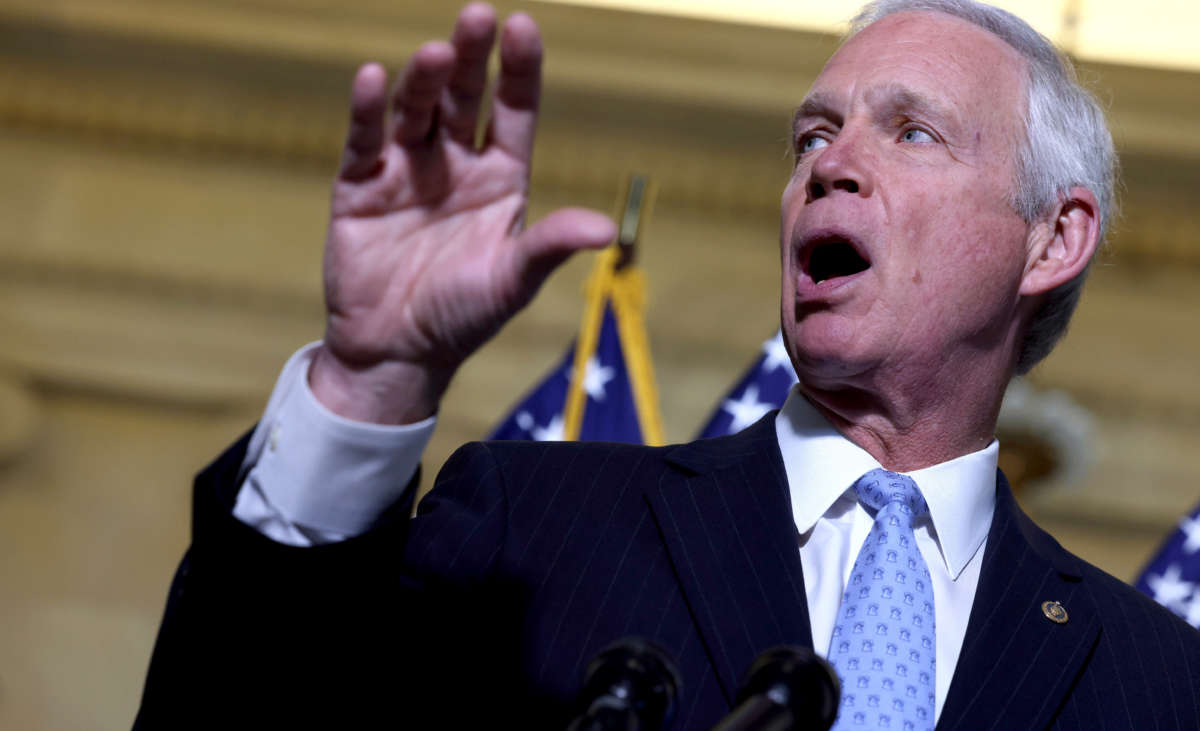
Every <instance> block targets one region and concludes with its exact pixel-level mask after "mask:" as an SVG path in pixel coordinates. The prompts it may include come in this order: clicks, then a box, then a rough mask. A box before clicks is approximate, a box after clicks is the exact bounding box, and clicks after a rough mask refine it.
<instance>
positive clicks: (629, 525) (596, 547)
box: [138, 414, 1200, 729]
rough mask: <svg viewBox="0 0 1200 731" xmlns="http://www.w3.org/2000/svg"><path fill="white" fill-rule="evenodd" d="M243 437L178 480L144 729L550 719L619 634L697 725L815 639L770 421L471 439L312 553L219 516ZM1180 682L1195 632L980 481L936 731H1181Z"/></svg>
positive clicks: (1195, 708)
mask: <svg viewBox="0 0 1200 731" xmlns="http://www.w3.org/2000/svg"><path fill="white" fill-rule="evenodd" d="M244 445H245V440H244V439H243V441H242V442H241V443H239V444H238V445H235V447H234V448H233V449H232V450H230V451H229V452H227V453H226V454H225V455H223V456H222V457H221V458H219V459H218V461H217V462H216V463H214V464H213V465H212V466H210V467H209V468H208V469H207V470H206V471H205V472H203V473H202V474H201V475H200V476H199V477H198V478H197V482H196V495H195V516H194V521H195V523H194V527H193V530H194V535H193V542H192V546H191V547H190V549H189V551H188V553H187V555H186V556H185V558H184V561H183V562H182V564H181V566H180V569H179V572H178V574H177V576H176V578H175V581H174V584H173V586H172V588H171V593H170V596H169V599H168V605H167V611H166V616H165V618H164V620H163V625H162V628H161V630H160V634H159V639H158V643H157V646H156V648H155V653H154V657H153V659H152V662H151V667H150V671H149V674H148V678H147V683H146V690H145V695H144V698H143V703H142V708H141V712H140V715H139V721H138V723H139V724H140V726H141V727H144V728H157V727H163V728H166V727H178V726H180V725H187V724H188V723H192V722H195V723H197V724H199V723H200V722H201V721H202V719H203V722H210V723H211V722H221V721H223V720H224V719H236V720H237V721H239V722H241V723H243V724H244V725H247V726H250V725H254V724H255V723H260V722H261V723H266V724H269V725H270V726H272V727H275V726H281V725H282V724H283V723H285V722H291V723H298V724H299V725H301V726H304V725H310V724H311V725H316V724H317V723H318V722H320V721H328V720H331V719H332V720H333V722H335V723H337V724H338V725H339V726H340V727H348V726H354V725H356V724H358V725H362V724H365V723H367V722H368V721H369V720H371V719H376V718H379V717H381V716H387V717H390V718H391V719H392V723H393V724H395V723H400V724H401V725H403V724H404V721H405V720H407V721H409V722H410V724H409V725H410V726H411V727H422V726H425V725H432V724H433V723H435V722H436V723H437V724H438V726H440V727H458V726H466V725H480V724H483V723H487V724H488V725H498V724H497V723H495V722H496V721H497V720H498V719H500V718H504V717H519V718H522V719H525V722H526V727H531V726H539V725H543V726H546V727H558V728H561V727H562V725H563V720H564V719H565V718H568V717H569V716H570V713H571V708H570V702H571V699H573V698H574V696H575V694H576V692H577V690H578V688H579V685H580V680H581V678H582V674H583V672H584V669H585V666H586V664H587V662H588V661H589V659H590V658H592V657H593V655H594V654H595V653H596V652H597V651H599V650H600V649H602V648H603V647H605V646H606V645H608V644H610V643H611V642H613V641H614V640H616V639H618V638H621V637H625V636H629V635H638V636H642V637H645V638H648V639H650V640H652V641H654V642H657V643H658V644H659V645H661V646H663V647H664V648H665V649H666V650H667V651H668V652H669V653H670V654H671V655H672V656H673V657H674V658H675V660H676V662H677V663H678V665H679V667H680V670H681V673H682V676H683V691H682V696H681V702H680V705H679V710H678V714H677V716H676V719H675V724H674V728H687V729H692V728H697V729H701V728H709V727H711V726H712V725H713V724H714V723H715V722H716V721H717V720H718V719H720V718H721V717H722V716H723V715H724V714H725V713H727V712H728V711H729V709H730V707H731V703H732V701H733V698H734V695H735V693H736V690H737V686H738V683H739V681H740V679H741V676H742V674H743V673H744V672H745V671H746V669H747V668H748V667H749V665H750V663H751V661H752V660H753V659H754V658H755V657H756V656H757V655H758V654H759V653H760V652H761V651H763V650H764V649H766V648H768V647H772V646H775V645H780V644H795V645H806V646H811V644H812V640H811V636H810V629H809V620H808V611H807V602H806V599H805V593H804V581H803V577H802V574H801V566H800V560H799V555H798V551H797V547H796V529H795V526H794V524H793V522H792V517H791V507H790V502H789V499H788V487H787V482H786V478H785V473H784V469H783V463H782V460H781V457H780V455H779V450H778V445H777V441H776V436H775V429H774V414H771V415H769V416H768V417H766V418H764V419H763V420H762V421H760V422H759V423H758V424H756V425H755V426H753V427H751V428H750V429H748V430H746V431H744V432H742V433H741V434H738V435H735V436H732V437H726V438H721V439H715V440H706V441H700V442H694V443H691V444H686V445H682V446H676V447H664V448H654V449H651V448H644V447H633V446H628V445H616V444H535V443H517V442H512V443H505V442H498V443H490V444H469V445H466V446H464V447H463V448H462V449H460V450H459V451H458V452H457V453H456V454H455V455H454V456H453V457H452V458H451V459H450V460H449V461H448V462H447V464H446V466H445V467H444V469H443V470H442V472H441V474H440V475H439V478H438V480H437V484H436V486H435V488H434V490H433V492H432V493H431V494H430V495H429V496H428V497H426V498H425V500H424V501H423V502H422V504H421V507H420V510H419V514H418V517H417V518H416V519H415V520H413V521H411V522H410V521H407V520H405V519H404V518H403V516H404V515H406V514H407V511H408V504H406V503H403V502H402V503H401V504H399V505H397V506H396V507H395V508H394V510H393V511H392V514H391V515H389V516H385V518H384V519H383V520H382V521H381V523H380V525H379V526H377V527H376V528H375V529H374V530H372V531H371V532H370V533H368V534H367V535H365V536H362V537H360V538H356V539H353V540H350V541H347V542H345V543H342V544H337V545H332V546H323V547H317V548H308V549H300V548H290V547H287V546H281V545H278V544H275V543H273V542H271V541H269V540H267V539H265V538H263V537H262V536H260V535H259V534H257V533H256V532H254V531H253V530H252V529H251V528H248V527H246V526H244V525H242V524H241V523H239V522H238V521H237V520H236V519H234V518H232V517H231V514H230V509H231V506H232V504H233V498H234V495H235V494H236V490H237V487H238V486H237V478H236V476H237V471H238V466H239V465H240V463H241V460H242V455H243V450H244ZM415 482H416V480H414V484H415ZM793 487H794V489H803V485H797V486H793ZM1051 600H1052V601H1058V602H1061V604H1062V605H1063V606H1064V607H1065V608H1066V610H1067V613H1068V620H1067V622H1066V623H1063V624H1057V623H1055V622H1052V621H1050V620H1049V619H1048V618H1047V617H1046V616H1045V615H1044V614H1043V611H1042V609H1041V605H1042V603H1043V602H1045V601H1051ZM1197 685H1200V633H1197V632H1196V631H1195V630H1193V629H1192V628H1190V627H1188V626H1187V625H1186V624H1185V623H1183V622H1182V621H1180V620H1179V619H1178V618H1176V617H1174V616H1173V615H1171V614H1170V613H1169V612H1167V611H1165V610H1163V609H1162V608H1160V607H1159V606H1157V605H1156V604H1154V603H1153V602H1151V601H1150V600H1149V599H1147V598H1145V597H1144V596H1142V595H1141V594H1139V593H1137V592H1135V591H1134V590H1132V589H1131V588H1129V587H1128V586H1126V585H1125V584H1123V583H1122V582H1120V581H1118V580H1116V579H1114V578H1112V577H1111V576H1108V575H1107V574H1105V573H1103V572H1101V571H1100V570H1099V569H1097V568H1095V567H1093V566H1091V565H1089V564H1087V563H1086V562H1084V561H1082V560H1080V559H1079V558H1077V557H1075V556H1073V555H1071V554H1070V553H1068V552H1067V551H1065V550H1064V549H1063V548H1062V547H1060V546H1059V545H1058V543H1057V542H1055V541H1054V539H1053V538H1051V537H1050V536H1049V535H1048V534H1046V533H1045V532H1043V531H1042V530H1041V529H1039V528H1038V527H1037V526H1036V525H1034V524H1033V523H1032V522H1031V521H1030V520H1029V518H1028V517H1026V516H1025V514H1024V513H1022V512H1021V510H1020V508H1019V507H1018V506H1017V505H1016V503H1015V501H1014V500H1013V496H1012V493H1011V491H1010V490H1009V487H1008V485H1007V483H1006V481H1005V479H1004V477H1003V475H998V478H997V485H996V511H995V517H994V519H993V521H992V526H991V531H990V533H989V535H988V540H987V547H986V550H985V554H984V559H983V566H982V571H981V575H980V580H979V588H978V590H977V593H976V597H975V602H974V605H973V609H972V612H971V617H970V620H969V624H968V627H967V632H966V636H965V638H964V641H963V648H962V653H961V655H960V659H959V662H958V666H957V668H956V669H955V674H954V679H953V682H952V683H951V688H950V691H949V695H948V697H947V700H946V704H945V707H944V709H943V711H942V715H941V718H940V721H939V724H938V728H939V729H951V728H962V729H981V728H1003V729H1026V728H1062V729H1068V728H1072V729H1074V728H1079V729H1096V728H1163V729H1175V728H1178V729H1198V728H1200V690H1197ZM431 719H433V720H431ZM225 725H228V724H225Z"/></svg>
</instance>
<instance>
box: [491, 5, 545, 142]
mask: <svg viewBox="0 0 1200 731" xmlns="http://www.w3.org/2000/svg"><path fill="white" fill-rule="evenodd" d="M541 92H542V37H541V35H540V34H539V32H538V27H537V24H536V23H534V22H533V18H530V17H529V16H528V15H525V14H524V13H515V14H513V15H512V17H510V18H509V19H508V21H507V22H506V23H505V24H504V30H503V31H502V32H501V34H500V80H499V82H498V83H497V85H496V100H495V103H494V104H493V109H492V120H491V126H490V130H489V135H488V141H489V142H490V143H492V144H495V145H498V146H499V147H501V148H502V149H504V150H506V151H508V152H509V153H511V154H513V155H515V156H516V157H518V158H520V159H522V160H528V159H529V158H530V156H531V155H532V154H533V134H534V130H535V129H536V127H537V109H538V100H539V98H540V97H541Z"/></svg>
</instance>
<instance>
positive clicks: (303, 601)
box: [134, 434, 521, 729]
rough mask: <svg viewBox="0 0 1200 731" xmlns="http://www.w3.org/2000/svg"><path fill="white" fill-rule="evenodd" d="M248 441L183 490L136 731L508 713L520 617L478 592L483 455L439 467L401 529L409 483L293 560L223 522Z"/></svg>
mask: <svg viewBox="0 0 1200 731" xmlns="http://www.w3.org/2000/svg"><path fill="white" fill-rule="evenodd" d="M250 442H251V436H250V435H249V434H247V435H246V436H244V437H243V438H242V439H241V440H239V441H238V442H237V443H236V444H234V445H233V447H231V448H230V449H229V450H228V451H227V452H225V453H224V454H223V455H221V456H220V457H219V458H218V459H217V460H216V461H215V462H214V463H213V464H212V465H210V466H209V467H208V468H206V469H205V470H204V471H203V472H201V473H200V474H199V475H198V476H197V478H196V483H195V491H194V503H193V525H192V541H191V545H190V546H189V548H188V551H187V553H186V554H185V555H184V558H183V561H182V562H181V563H180V566H179V569H178V571H177V572H176V574H175V577H174V580H173V582H172V585H171V588H170V591H169V593H168V597H167V606H166V611H165V613H164V617H163V621H162V625H161V627H160V629H159V634H158V638H157V640H156V643H155V648H154V652H153V655H152V657H151V660H150V667H149V670H148V672H147V677H146V684H145V689H144V691H143V696H142V701H141V706H140V708H139V711H138V716H137V719H136V720H135V723H134V728H135V729H159V728H172V729H175V728H214V727H215V728H222V727H236V728H260V727H261V728H290V727H298V728H311V727H320V726H328V727H330V728H360V727H361V728H367V727H377V726H380V725H401V726H403V725H405V724H408V725H410V726H411V727H413V728H424V727H434V726H435V725H439V724H441V725H444V723H445V721H447V720H450V721H451V723H450V725H451V726H453V725H455V722H454V719H457V718H466V716H464V715H463V714H464V713H466V714H467V715H470V714H471V713H474V712H476V711H478V712H479V713H484V712H485V711H487V712H490V711H491V709H495V708H498V707H511V706H512V703H513V700H512V698H513V696H511V695H507V694H504V693H501V692H500V691H503V690H505V688H506V684H505V678H506V677H507V676H508V675H511V674H512V673H511V671H509V670H508V664H509V663H511V662H512V658H514V657H517V653H516V651H515V648H513V647H509V646H506V645H503V642H504V641H507V640H509V639H511V638H513V637H514V636H515V634H516V633H514V632H513V631H512V627H513V625H512V624H510V623H515V622H519V621H520V620H519V619H518V618H519V617H520V616H521V609H520V605H519V603H517V602H515V601H514V592H513V591H512V589H511V587H509V586H507V585H503V584H501V585H498V584H496V583H495V582H494V581H492V579H491V578H490V575H491V574H492V568H493V566H494V559H495V557H496V556H497V554H498V553H499V552H500V548H499V547H500V546H501V545H502V544H503V543H504V540H505V528H504V524H505V522H506V514H507V509H506V507H505V506H506V503H507V501H506V498H505V496H504V492H505V487H504V484H505V479H504V476H503V468H501V467H500V466H498V465H497V463H496V462H495V460H494V459H492V458H491V455H490V453H489V450H487V448H486V447H483V446H481V445H474V446H473V447H472V448H470V449H468V448H464V449H463V450H460V453H459V454H458V455H456V457H452V458H451V460H450V461H449V462H448V463H447V467H446V470H447V472H446V477H444V478H439V483H440V484H442V488H441V489H439V487H438V486H435V487H434V490H433V491H432V493H431V494H436V497H434V498H432V499H431V500H429V501H428V504H427V505H424V504H423V510H422V513H421V515H420V516H419V517H418V518H416V519H415V520H409V518H408V516H409V515H411V514H412V506H413V499H414V497H415V494H416V486H417V482H418V478H419V475H418V474H414V475H413V478H412V479H411V480H409V484H408V485H407V486H406V487H404V488H403V489H402V490H401V494H400V497H399V498H398V499H397V500H396V501H395V502H394V503H393V504H392V505H391V506H389V507H387V508H386V509H385V510H384V511H383V513H382V514H381V515H380V516H378V517H377V518H376V520H375V521H374V522H373V523H372V524H371V526H370V528H369V529H368V530H367V531H366V532H364V533H362V534H360V535H356V536H353V537H351V538H348V539H346V540H344V541H340V542H337V543H331V544H326V545H317V546H312V547H297V546H291V545H285V544H283V543H280V542H278V541H275V540H272V539H271V538H269V537H267V536H265V535H263V534H262V533H260V532H258V531H257V530H255V529H254V528H252V527H251V526H248V525H246V524H245V523H243V522H242V521H241V520H239V519H237V518H235V517H234V515H233V506H234V503H235V501H236V499H237V495H238V492H239V488H240V482H241V478H242V475H243V464H244V463H245V462H246V455H247V452H248V450H249V446H250ZM410 539H411V540H410ZM502 626H503V627H504V630H505V631H500V628H501V627H502ZM481 688H482V689H485V691H484V692H483V693H481V691H480V690H479V689H481ZM464 697H468V698H470V699H474V701H475V702H474V703H473V704H466V703H464V702H463V698H464ZM485 700H486V702H485ZM429 719H434V720H438V724H434V725H426V724H425V723H424V721H425V720H429ZM381 720H383V721H384V723H382V724H381V723H380V721H381Z"/></svg>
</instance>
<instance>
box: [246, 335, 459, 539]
mask: <svg viewBox="0 0 1200 731" xmlns="http://www.w3.org/2000/svg"><path fill="white" fill-rule="evenodd" d="M319 345H320V344H319V343H311V344H309V345H307V346H305V347H304V348H302V349H300V350H299V351H298V352H297V353H296V354H295V355H293V356H292V357H291V358H290V359H289V360H288V362H287V364H286V365H285V366H284V367H283V372H282V373H281V374H280V376H279V380H278V381H277V382H276V384H275V390H274V392H273V393H272V394H271V399H270V401H268V403H267V409H266V411H265V413H264V414H263V418H262V421H260V422H259V425H258V428H257V429H256V430H255V432H254V435H253V436H252V437H251V439H250V444H249V447H248V449H247V451H246V459H245V461H244V462H243V464H242V474H243V475H245V478H244V481H243V482H242V486H241V489H240V490H239V492H238V497H237V502H236V504H235V505H234V509H233V514H234V516H235V517H236V518H238V519H239V520H241V521H242V522H243V523H246V524H247V525H250V526H251V527H253V528H255V529H256V530H258V531H259V532H260V533H263V534H264V535H266V536H268V537H270V538H272V539H274V540H277V541H280V542H282V543H288V544H291V545H299V546H309V545H316V544H319V543H330V542H334V541H339V540H344V539H346V538H349V537H352V536H356V535H359V534H362V533H365V532H366V531H367V530H368V529H369V528H370V527H371V526H372V525H373V524H374V523H375V521H376V520H377V519H378V517H379V515H380V514H382V513H383V511H384V510H386V509H387V508H388V507H390V506H391V505H392V504H394V503H395V502H396V500H397V499H399V497H400V495H401V493H403V491H404V488H405V487H406V486H407V485H408V482H409V480H411V479H412V477H413V475H414V474H415V473H416V471H417V467H418V466H419V465H420V463H421V455H422V453H423V452H424V451H425V446H426V445H427V444H428V443H429V439H430V437H431V436H432V435H433V430H434V426H435V425H436V424H437V418H436V417H432V416H431V417H429V418H428V419H425V420H424V421H419V422H417V423H415V424H406V425H402V426H384V425H380V424H368V423H363V422H357V421H351V420H349V419H345V418H343V417H340V416H338V415H337V414H334V413H333V412H331V411H329V410H328V409H326V408H325V407H324V406H323V405H322V404H321V403H320V402H319V401H317V399H316V397H315V396H314V395H313V393H312V390H311V389H310V388H309V386H308V369H309V365H310V364H311V363H312V357H313V354H314V353H315V352H316V349H317V347H319Z"/></svg>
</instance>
